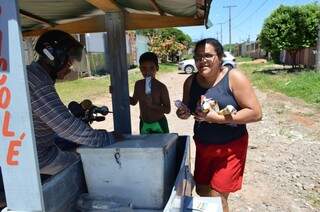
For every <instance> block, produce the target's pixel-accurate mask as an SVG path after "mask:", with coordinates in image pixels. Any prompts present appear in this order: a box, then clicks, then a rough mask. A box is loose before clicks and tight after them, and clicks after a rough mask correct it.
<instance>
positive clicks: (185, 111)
mask: <svg viewBox="0 0 320 212" xmlns="http://www.w3.org/2000/svg"><path fill="white" fill-rule="evenodd" d="M176 114H177V116H178V117H179V118H180V119H188V118H189V117H190V116H191V112H190V110H189V108H188V107H187V106H185V105H182V106H181V107H179V108H178V109H177V111H176Z"/></svg>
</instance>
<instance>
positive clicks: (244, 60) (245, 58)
mask: <svg viewBox="0 0 320 212" xmlns="http://www.w3.org/2000/svg"><path fill="white" fill-rule="evenodd" d="M236 61H237V62H249V61H252V58H251V57H236Z"/></svg>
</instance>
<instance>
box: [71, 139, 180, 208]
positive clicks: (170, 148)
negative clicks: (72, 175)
mask: <svg viewBox="0 0 320 212" xmlns="http://www.w3.org/2000/svg"><path fill="white" fill-rule="evenodd" d="M177 138H178V136H177V135H176V134H152V135H141V136H140V135H139V136H127V137H126V139H125V140H124V141H122V142H118V143H115V144H113V145H110V146H107V147H105V148H89V147H81V148H78V150H77V151H78V152H79V153H80V155H81V159H82V163H83V168H84V174H85V178H86V182H87V186H88V192H89V194H92V195H102V196H103V195H106V194H109V195H113V196H118V197H123V198H126V199H129V200H131V201H132V203H133V207H134V208H145V209H163V208H164V206H165V203H166V201H167V200H168V198H169V196H170V193H171V188H172V185H173V183H174V180H175V172H176V166H177V164H176V142H177Z"/></svg>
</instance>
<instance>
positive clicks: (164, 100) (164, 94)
mask: <svg viewBox="0 0 320 212" xmlns="http://www.w3.org/2000/svg"><path fill="white" fill-rule="evenodd" d="M160 89H161V90H160V92H161V93H160V105H157V104H153V103H152V98H147V99H146V104H147V106H148V107H149V108H152V109H153V110H157V111H159V112H160V113H167V114H168V113H170V110H171V106H170V99H169V92H168V89H167V87H166V86H165V85H161V87H160Z"/></svg>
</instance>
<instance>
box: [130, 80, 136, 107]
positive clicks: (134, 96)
mask: <svg viewBox="0 0 320 212" xmlns="http://www.w3.org/2000/svg"><path fill="white" fill-rule="evenodd" d="M137 84H138V83H137V82H136V83H135V85H134V90H133V95H132V97H131V96H129V100H130V105H136V104H137V103H138V96H137V87H138V85H137Z"/></svg>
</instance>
